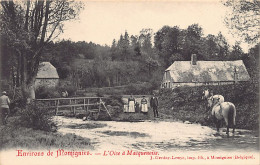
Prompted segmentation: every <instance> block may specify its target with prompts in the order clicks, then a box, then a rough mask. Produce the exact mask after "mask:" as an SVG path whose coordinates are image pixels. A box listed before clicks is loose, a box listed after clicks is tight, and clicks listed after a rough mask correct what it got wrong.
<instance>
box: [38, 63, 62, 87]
mask: <svg viewBox="0 0 260 165" xmlns="http://www.w3.org/2000/svg"><path fill="white" fill-rule="evenodd" d="M58 83H59V75H58V72H57V70H56V68H55V67H54V66H53V65H52V64H51V63H50V62H41V63H40V64H39V69H38V72H37V75H36V80H35V88H38V87H40V86H45V87H55V86H57V85H58Z"/></svg>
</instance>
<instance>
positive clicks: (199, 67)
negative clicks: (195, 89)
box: [161, 54, 250, 88]
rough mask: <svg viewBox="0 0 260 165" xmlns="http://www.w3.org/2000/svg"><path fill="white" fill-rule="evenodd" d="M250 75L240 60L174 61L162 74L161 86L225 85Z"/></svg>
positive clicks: (246, 78)
mask: <svg viewBox="0 0 260 165" xmlns="http://www.w3.org/2000/svg"><path fill="white" fill-rule="evenodd" d="M249 80H250V77H249V74H248V72H247V70H246V67H245V65H244V63H243V61H242V60H236V61H197V58H196V55H195V54H193V55H192V57H191V61H175V62H174V63H173V64H172V65H171V66H170V67H168V68H167V69H166V70H165V72H164V75H163V80H162V83H161V88H175V87H178V86H202V85H225V84H234V83H239V82H242V81H249Z"/></svg>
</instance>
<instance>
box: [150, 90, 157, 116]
mask: <svg viewBox="0 0 260 165" xmlns="http://www.w3.org/2000/svg"><path fill="white" fill-rule="evenodd" d="M158 105H159V103H158V99H157V97H155V94H153V97H152V98H151V99H150V106H151V107H152V108H153V113H154V117H159V115H158Z"/></svg>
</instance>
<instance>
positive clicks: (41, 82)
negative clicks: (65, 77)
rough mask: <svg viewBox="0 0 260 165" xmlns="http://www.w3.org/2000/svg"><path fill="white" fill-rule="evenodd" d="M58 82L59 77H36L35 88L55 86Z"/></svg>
mask: <svg viewBox="0 0 260 165" xmlns="http://www.w3.org/2000/svg"><path fill="white" fill-rule="evenodd" d="M58 83H59V79H36V80H35V88H38V87H40V86H45V87H56V86H57V85H58Z"/></svg>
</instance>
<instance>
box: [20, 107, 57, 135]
mask: <svg viewBox="0 0 260 165" xmlns="http://www.w3.org/2000/svg"><path fill="white" fill-rule="evenodd" d="M44 107H45V105H44V104H43V103H38V102H31V103H29V104H28V105H27V106H26V108H24V109H21V111H20V116H21V117H20V123H21V125H22V126H25V127H28V128H33V129H39V130H44V131H51V130H52V127H53V126H55V124H54V123H53V122H52V120H51V117H52V115H51V111H49V110H48V109H45V108H44Z"/></svg>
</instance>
